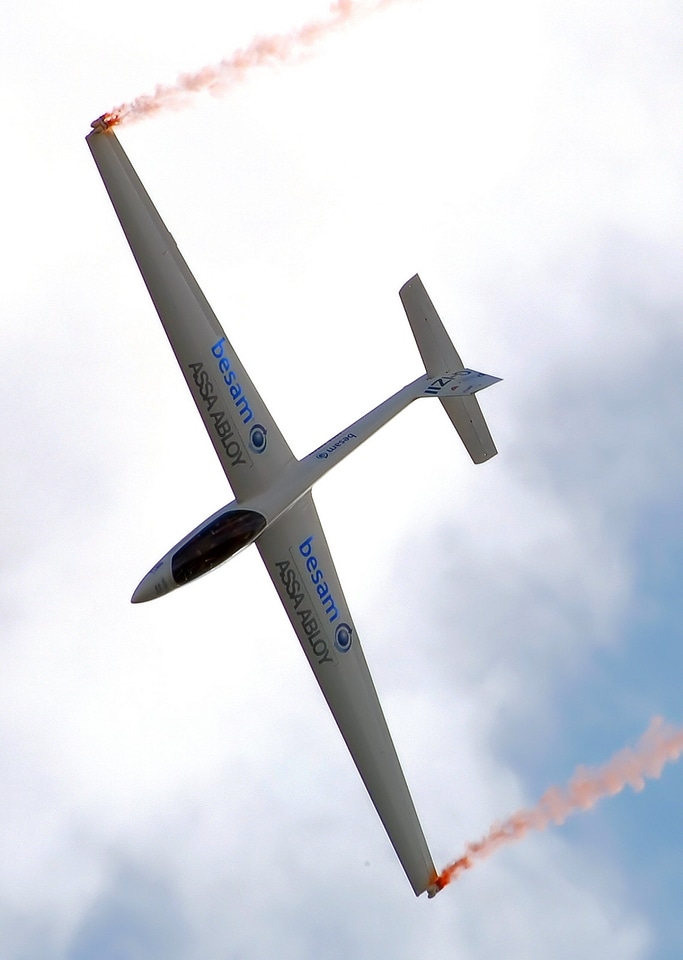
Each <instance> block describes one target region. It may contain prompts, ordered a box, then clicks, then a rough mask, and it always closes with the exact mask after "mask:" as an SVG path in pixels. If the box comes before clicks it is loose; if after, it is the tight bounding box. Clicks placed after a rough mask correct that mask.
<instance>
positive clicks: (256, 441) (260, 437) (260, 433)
mask: <svg viewBox="0 0 683 960" xmlns="http://www.w3.org/2000/svg"><path fill="white" fill-rule="evenodd" d="M267 433H268V431H267V430H266V428H265V427H263V426H261V424H260V423H255V424H254V426H253V427H252V428H251V430H250V431H249V446H250V447H251V449H252V450H253V451H254V453H263V451H264V450H265V449H266V444H267V443H268V439H267V437H266V434H267Z"/></svg>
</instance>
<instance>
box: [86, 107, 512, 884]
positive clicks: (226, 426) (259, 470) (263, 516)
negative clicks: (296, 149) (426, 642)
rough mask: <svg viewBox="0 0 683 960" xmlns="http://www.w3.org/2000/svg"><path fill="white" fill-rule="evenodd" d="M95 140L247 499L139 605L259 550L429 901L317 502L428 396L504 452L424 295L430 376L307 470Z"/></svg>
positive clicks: (95, 137)
mask: <svg viewBox="0 0 683 960" xmlns="http://www.w3.org/2000/svg"><path fill="white" fill-rule="evenodd" d="M92 127H93V130H92V132H91V133H90V134H89V135H88V136H87V138H86V140H87V142H88V146H89V147H90V150H91V152H92V155H93V157H94V160H95V163H96V164H97V167H98V169H99V172H100V174H101V176H102V179H103V181H104V185H105V187H106V189H107V192H108V193H109V197H110V199H111V201H112V204H113V206H114V209H115V211H116V214H117V216H118V218H119V220H120V222H121V226H122V227H123V231H124V233H125V235H126V237H127V239H128V243H129V244H130V247H131V250H132V252H133V256H134V257H135V259H136V261H137V264H138V267H139V268H140V272H141V274H142V276H143V279H144V281H145V284H146V285H147V289H148V291H149V294H150V296H151V298H152V301H153V302H154V306H155V307H156V310H157V312H158V314H159V317H160V319H161V322H162V324H163V326H164V329H165V331H166V334H167V336H168V339H169V341H170V343H171V346H172V348H173V350H174V352H175V355H176V358H177V360H178V363H179V364H180V369H181V370H182V372H183V375H184V376H185V380H186V381H187V385H188V387H189V388H190V393H191V394H192V397H193V399H194V402H195V403H196V405H197V409H198V410H199V413H200V414H201V417H202V420H203V421H204V425H205V427H206V430H207V432H208V434H209V436H210V438H211V441H212V442H213V445H214V447H215V449H216V453H217V454H218V458H219V460H220V462H221V465H222V467H223V470H224V471H225V475H226V477H227V479H228V482H229V484H230V486H231V487H232V490H233V493H234V494H235V500H234V501H232V502H231V503H229V504H228V505H227V506H224V507H222V508H221V509H220V510H218V511H217V512H216V513H214V514H213V515H212V516H211V517H209V518H208V519H207V520H206V521H204V523H202V524H200V526H198V527H197V528H196V529H195V530H193V531H192V532H191V533H189V534H188V535H187V536H186V537H185V538H184V539H183V540H181V541H180V542H179V543H177V544H176V545H175V546H174V547H173V548H172V549H171V550H169V552H168V553H167V554H166V555H165V556H164V557H162V559H161V560H160V561H159V562H158V563H157V564H156V565H155V566H154V567H153V568H152V570H150V572H149V573H148V574H147V576H146V577H144V578H143V580H142V581H141V583H140V584H139V586H138V587H137V589H136V590H135V593H134V594H133V597H132V602H133V603H140V602H143V601H145V600H152V599H153V598H155V597H160V596H162V595H164V594H166V593H169V592H170V591H171V590H175V589H176V587H179V586H181V585H182V584H185V583H188V582H189V581H190V580H194V579H196V578H197V577H199V576H202V575H203V574H204V573H207V572H208V571H209V570H213V569H214V567H217V566H218V565H219V564H221V563H223V562H224V561H225V560H228V559H229V558H230V557H233V556H234V555H235V554H236V553H237V552H238V551H240V550H242V549H243V548H244V547H246V546H248V545H249V544H251V543H255V544H256V547H257V548H258V550H259V553H260V554H261V558H262V559H263V562H264V563H265V565H266V569H267V570H268V573H269V575H270V577H271V579H272V581H273V584H274V585H275V589H276V590H277V592H278V594H279V596H280V599H281V601H282V604H283V606H284V608H285V611H286V613H287V616H288V617H289V619H290V621H291V623H292V626H293V627H294V630H295V632H296V635H297V636H298V638H299V641H300V643H301V646H302V647H303V650H304V653H305V654H306V657H307V658H308V662H309V663H310V665H311V669H312V670H313V673H314V674H315V677H316V680H317V681H318V684H319V685H320V689H321V690H322V692H323V695H324V697H325V699H326V700H327V703H328V705H329V707H330V710H331V711H332V713H333V715H334V718H335V720H336V722H337V725H338V727H339V730H340V731H341V734H342V736H343V738H344V740H345V741H346V745H347V747H348V748H349V751H350V752H351V756H352V757H353V760H354V762H355V764H356V767H357V768H358V772H359V773H360V775H361V777H362V779H363V782H364V784H365V786H366V789H367V791H368V793H369V794H370V797H371V799H372V802H373V804H374V805H375V808H376V810H377V813H378V814H379V816H380V819H381V821H382V823H383V824H384V827H385V829H386V832H387V834H388V836H389V839H390V840H391V843H392V844H393V847H394V849H395V851H396V854H397V855H398V858H399V860H400V861H401V864H402V866H403V869H404V870H405V872H406V875H407V877H408V880H409V881H410V884H411V886H412V888H413V890H414V891H415V894H416V895H418V896H419V895H420V894H421V893H423V892H425V891H427V892H428V894H429V896H434V894H435V893H436V892H437V891H438V890H439V889H440V884H439V882H438V874H437V871H436V869H435V867H434V863H433V861H432V857H431V854H430V852H429V849H428V848H427V844H426V841H425V838H424V834H423V832H422V828H421V826H420V822H419V820H418V817H417V814H416V812H415V807H414V806H413V801H412V799H411V796H410V793H409V791H408V787H407V785H406V781H405V778H404V776H403V771H402V770H401V766H400V763H399V760H398V757H397V755H396V750H395V748H394V744H393V742H392V739H391V735H390V733H389V729H388V727H387V724H386V721H385V719H384V715H383V713H382V708H381V706H380V703H379V700H378V698H377V693H376V691H375V687H374V684H373V682H372V678H371V676H370V672H369V670H368V666H367V663H366V661H365V657H364V655H363V650H362V648H361V645H360V641H359V638H358V633H357V631H356V628H355V626H354V623H353V620H352V618H351V614H350V613H349V608H348V605H347V603H346V598H345V597H344V594H343V592H342V588H341V585H340V583H339V579H338V577H337V573H336V570H335V568H334V564H333V562H332V557H331V555H330V551H329V548H328V546H327V541H326V539H325V535H324V533H323V530H322V527H321V525H320V520H319V519H318V514H317V511H316V508H315V505H314V503H313V497H312V494H311V487H312V486H313V484H314V483H315V482H316V480H319V479H320V477H322V476H323V475H324V474H325V473H327V471H328V470H330V469H331V468H332V467H333V466H335V465H336V464H338V463H339V462H340V461H341V460H343V459H344V457H346V456H348V454H349V453H351V451H352V450H355V449H356V448H357V447H358V446H359V445H360V444H361V443H363V441H365V440H367V439H368V437H370V436H371V435H372V434H373V433H374V432H375V431H376V430H378V429H379V428H380V427H381V426H383V425H384V424H385V423H387V422H388V421H389V420H390V419H391V418H392V417H394V416H395V415H396V414H397V413H399V412H400V411H401V410H403V408H404V407H406V406H407V405H408V404H409V403H411V402H412V401H413V400H416V399H417V398H418V397H438V398H439V399H440V401H441V403H442V405H443V407H444V409H445V410H446V412H447V413H448V416H449V417H450V419H451V421H452V423H453V425H454V426H455V428H456V430H457V431H458V433H459V434H460V437H461V439H462V441H463V443H464V444H465V447H466V448H467V450H468V452H469V454H470V456H471V457H472V459H473V460H474V462H475V463H481V462H482V461H484V460H488V459H490V458H491V457H493V456H495V454H496V448H495V446H494V443H493V440H492V439H491V434H490V433H489V430H488V427H487V426H486V422H485V420H484V417H483V415H482V413H481V410H480V408H479V404H478V403H477V399H476V397H475V396H474V394H475V393H476V392H477V391H478V390H481V389H483V388H484V387H488V386H489V385H490V384H492V383H496V382H497V381H498V379H499V378H497V377H490V376H487V375H486V374H482V373H477V372H476V371H474V370H469V369H466V368H465V367H464V366H463V363H462V361H461V360H460V357H459V356H458V354H457V353H456V351H455V348H454V347H453V344H452V343H451V341H450V338H449V336H448V334H447V333H446V331H445V329H444V327H443V324H442V323H441V321H440V319H439V317H438V315H437V313H436V310H435V309H434V306H433V305H432V302H431V300H430V299H429V297H428V295H427V293H426V291H425V289H424V287H423V285H422V282H421V281H420V279H419V277H418V276H414V277H413V278H412V279H411V280H409V281H408V282H407V283H406V284H405V285H404V286H403V288H402V289H401V291H400V297H401V300H402V302H403V306H404V308H405V311H406V314H407V315H408V320H409V322H410V325H411V327H412V330H413V334H414V335H415V339H416V341H417V345H418V348H419V350H420V353H421V355H422V359H423V361H424V364H425V368H426V374H425V375H424V376H421V377H418V379H417V380H414V381H413V382H412V383H409V384H408V385H407V386H405V387H403V389H402V390H399V391H398V393H396V394H394V395H393V396H392V397H390V398H389V399H388V400H385V401H384V403H381V404H380V405H379V406H378V407H376V408H375V409H374V410H372V411H370V413H367V414H366V415H365V416H364V417H361V419H360V420H357V421H356V422H355V423H352V424H351V425H350V426H349V427H347V428H346V429H345V430H342V431H341V433H338V434H336V436H334V437H332V438H331V439H330V440H328V441H327V443H324V444H322V446H320V447H317V448H316V449H315V450H313V452H312V453H310V454H309V455H308V456H307V457H304V458H303V460H297V459H296V458H295V456H294V455H293V453H292V451H291V450H290V448H289V446H288V445H287V442H286V441H285V439H284V437H283V436H282V434H281V433H280V430H279V429H278V427H277V424H276V423H275V421H274V420H273V418H272V416H271V414H270V412H269V411H268V409H267V407H266V405H265V403H264V402H263V400H262V399H261V397H260V396H259V394H258V393H257V391H256V388H255V387H254V385H253V383H252V382H251V380H250V378H249V376H248V375H247V373H246V371H245V369H244V367H243V366H242V364H241V363H240V360H239V358H238V356H237V354H236V353H235V351H234V349H233V347H232V345H231V344H230V342H229V341H228V339H227V337H226V336H225V333H224V331H223V329H222V327H221V325H220V324H219V322H218V320H217V318H216V316H215V314H214V313H213V311H212V309H211V307H210V306H209V304H208V303H207V301H206V298H205V297H204V294H203V293H202V291H201V290H200V288H199V286H198V284H197V282H196V280H195V278H194V277H193V275H192V273H191V272H190V270H189V268H188V266H187V264H186V263H185V261H184V259H183V258H182V256H181V254H180V252H179V251H178V248H177V246H176V244H175V241H174V240H173V237H172V236H171V234H170V233H169V232H168V230H167V229H166V226H165V225H164V223H163V221H162V219H161V217H160V216H159V214H158V213H157V210H156V209H155V207H154V205H153V203H152V201H151V200H150V198H149V196H148V194H147V192H146V190H145V188H144V187H143V185H142V183H141V182H140V180H139V178H138V176H137V174H136V173H135V170H134V169H133V167H132V165H131V163H130V161H129V159H128V157H127V156H126V154H125V153H124V151H123V149H122V147H121V145H120V144H119V142H118V140H117V138H116V136H115V134H114V132H113V130H112V129H111V128H110V127H109V126H108V124H107V121H106V119H104V118H101V119H100V120H96V121H95V122H94V123H93V124H92Z"/></svg>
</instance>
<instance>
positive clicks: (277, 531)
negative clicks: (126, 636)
mask: <svg viewBox="0 0 683 960" xmlns="http://www.w3.org/2000/svg"><path fill="white" fill-rule="evenodd" d="M256 546H257V547H258V550H259V552H260V554H261V557H262V559H263V562H264V564H265V565H266V569H267V570H268V573H269V575H270V578H271V580H272V581H273V584H274V585H275V589H276V590H277V592H278V594H279V596H280V600H281V601H282V604H283V606H284V608H285V611H286V613H287V616H288V617H289V619H290V621H291V623H292V626H293V627H294V630H295V632H296V635H297V637H298V638H299V641H300V643H301V646H302V647H303V649H304V653H305V654H306V657H307V658H308V662H309V663H310V665H311V669H312V670H313V673H314V674H315V677H316V680H317V681H318V684H319V685H320V689H321V690H322V692H323V695H324V697H325V699H326V701H327V703H328V706H329V708H330V710H331V711H332V714H333V716H334V719H335V721H336V723H337V726H338V727H339V730H340V732H341V735H342V736H343V738H344V740H345V741H346V745H347V747H348V749H349V752H350V753H351V756H352V757H353V760H354V763H355V764H356V767H357V768H358V772H359V773H360V775H361V778H362V780H363V783H364V784H365V787H366V789H367V791H368V793H369V794H370V798H371V799H372V802H373V804H374V805H375V809H376V810H377V813H378V814H379V817H380V819H381V821H382V823H383V824H384V828H385V830H386V832H387V834H388V836H389V839H390V840H391V843H392V845H393V847H394V850H395V851H396V854H397V855H398V858H399V860H400V861H401V864H402V866H403V869H404V870H405V872H406V875H407V877H408V880H409V881H410V884H411V886H412V888H413V890H414V891H415V894H416V895H418V896H419V895H420V894H421V893H424V891H425V890H429V891H430V892H433V891H434V889H435V888H434V883H435V881H436V878H437V871H436V869H435V867H434V863H433V861H432V857H431V854H430V853H429V849H428V847H427V843H426V841H425V838H424V834H423V832H422V827H421V826H420V821H419V820H418V817H417V813H416V811H415V807H414V805H413V801H412V798H411V796H410V792H409V790H408V786H407V784H406V781H405V777H404V775H403V771H402V769H401V765H400V762H399V759H398V756H397V754H396V749H395V747H394V744H393V741H392V739H391V734H390V733H389V728H388V727H387V723H386V720H385V719H384V714H383V713H382V708H381V706H380V702H379V699H378V697H377V693H376V691H375V686H374V684H373V682H372V677H371V676H370V671H369V670H368V665H367V663H366V661H365V657H364V655H363V650H362V647H361V645H360V641H359V639H358V634H357V633H356V629H355V627H354V625H353V621H352V619H351V616H350V614H349V610H348V606H347V604H346V599H345V597H344V594H343V592H342V588H341V585H340V583H339V578H338V577H337V571H336V570H335V567H334V564H333V562H332V557H331V555H330V550H329V547H328V545H327V541H326V539H325V535H324V533H323V530H322V526H321V524H320V520H319V518H318V513H317V510H316V508H315V504H314V503H313V497H312V495H311V493H310V492H309V493H307V494H306V495H305V496H304V497H302V498H301V500H299V501H298V502H297V503H296V504H295V505H294V506H293V507H292V508H291V509H290V510H288V511H287V513H285V514H284V515H283V516H281V517H280V518H279V519H278V520H276V521H275V523H273V524H271V525H270V526H269V527H268V528H267V529H266V530H265V531H264V533H262V534H261V536H260V537H259V539H258V540H257V541H256Z"/></svg>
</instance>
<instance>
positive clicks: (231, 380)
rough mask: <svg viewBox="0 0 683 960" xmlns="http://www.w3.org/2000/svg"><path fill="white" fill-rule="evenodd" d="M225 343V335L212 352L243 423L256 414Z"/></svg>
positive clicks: (212, 348) (213, 347)
mask: <svg viewBox="0 0 683 960" xmlns="http://www.w3.org/2000/svg"><path fill="white" fill-rule="evenodd" d="M224 343H225V337H221V339H220V340H219V341H218V343H215V344H214V345H213V346H212V347H211V353H212V354H213V355H214V357H215V358H216V360H217V361H218V369H219V370H220V372H221V375H222V377H223V382H224V383H225V385H226V386H227V388H228V390H229V391H230V396H231V397H232V402H233V403H234V404H235V408H236V410H237V412H238V413H239V415H240V417H241V418H242V423H249V421H250V420H253V419H254V414H253V413H252V410H251V407H250V406H249V402H248V401H247V398H246V397H245V395H244V392H243V390H242V387H241V385H240V383H239V381H238V379H237V374H236V373H235V371H234V370H233V369H232V367H231V364H230V359H229V358H228V356H227V354H226V353H225V349H224V346H223V344H224ZM264 434H265V431H264ZM264 439H265V436H264Z"/></svg>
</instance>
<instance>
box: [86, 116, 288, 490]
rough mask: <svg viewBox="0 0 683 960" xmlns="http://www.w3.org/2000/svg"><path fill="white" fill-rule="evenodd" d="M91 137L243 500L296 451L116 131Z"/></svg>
mask: <svg viewBox="0 0 683 960" xmlns="http://www.w3.org/2000/svg"><path fill="white" fill-rule="evenodd" d="M86 140H87V142H88V146H89V147H90V150H91V152H92V155H93V158H94V160H95V163H96V164H97V168H98V170H99V171H100V175H101V177H102V180H103V181H104V185H105V187H106V188H107V193H108V194H109V197H110V198H111V202H112V204H113V205H114V209H115V210H116V214H117V216H118V218H119V221H120V222H121V226H122V227H123V231H124V233H125V235H126V238H127V240H128V243H129V244H130V248H131V250H132V252H133V256H134V257H135V260H136V261H137V265H138V267H139V268H140V273H141V274H142V278H143V280H144V281H145V284H146V286H147V289H148V291H149V294H150V296H151V298H152V301H153V303H154V306H155V307H156V310H157V313H158V314H159V318H160V320H161V322H162V324H163V326H164V330H165V331H166V335H167V336H168V339H169V342H170V344H171V347H172V348H173V352H174V353H175V356H176V359H177V361H178V363H179V365H180V369H181V370H182V372H183V375H184V377H185V380H186V381H187V385H188V387H189V388H190V393H191V394H192V398H193V400H194V402H195V404H196V405H197V409H198V410H199V413H200V414H201V417H202V420H203V421H204V426H205V427H206V430H207V433H208V434H209V437H210V438H211V442H212V443H213V445H214V447H215V449H216V453H217V454H218V459H219V460H220V462H221V466H222V467H223V470H224V471H225V474H226V476H227V478H228V482H229V483H230V486H231V487H232V489H233V491H234V492H235V496H236V497H237V499H238V500H245V499H246V498H248V497H250V496H253V495H254V494H258V493H260V492H261V491H263V490H265V489H267V487H268V486H269V484H270V483H271V482H272V478H273V477H274V476H277V475H278V473H279V472H281V471H282V470H283V468H285V467H286V466H288V465H289V464H290V463H292V462H293V461H294V456H293V454H292V451H291V450H290V448H289V446H288V445H287V442H286V441H285V439H284V437H283V436H282V434H281V433H280V430H279V428H278V426H277V424H276V423H275V421H274V420H273V418H272V416H271V415H270V412H269V411H268V408H267V407H266V405H265V403H264V402H263V400H262V399H261V397H260V396H259V394H258V392H257V390H256V387H255V386H254V384H253V383H252V382H251V379H250V377H249V376H248V374H247V372H246V370H245V369H244V367H243V366H242V364H241V362H240V360H239V357H238V356H237V354H236V353H235V350H234V349H233V347H232V345H231V344H230V342H229V341H228V339H227V337H226V336H225V333H224V331H223V328H222V327H221V325H220V323H219V322H218V319H217V317H216V315H215V313H214V312H213V310H212V309H211V307H210V305H209V303H208V301H207V299H206V297H205V296H204V294H203V293H202V291H201V289H200V287H199V284H198V283H197V281H196V280H195V278H194V276H193V275H192V272H191V271H190V268H189V267H188V265H187V263H186V262H185V260H184V258H183V256H182V254H181V253H180V251H179V250H178V247H177V246H176V243H175V240H174V239H173V237H172V236H171V234H170V233H169V231H168V229H167V228H166V225H165V224H164V222H163V220H162V219H161V217H160V216H159V213H158V212H157V210H156V207H155V206H154V204H153V203H152V201H151V199H150V197H149V194H148V193H147V191H146V190H145V188H144V186H143V185H142V182H141V180H140V178H139V177H138V175H137V173H136V172H135V170H134V168H133V165H132V164H131V162H130V160H129V159H128V157H127V156H126V154H125V152H124V150H123V147H122V146H121V144H120V143H119V141H118V140H117V138H116V135H115V134H114V132H113V131H112V130H111V129H109V128H104V129H103V128H101V127H96V128H95V129H94V130H93V131H92V133H90V134H89V135H88V136H87V137H86Z"/></svg>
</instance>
